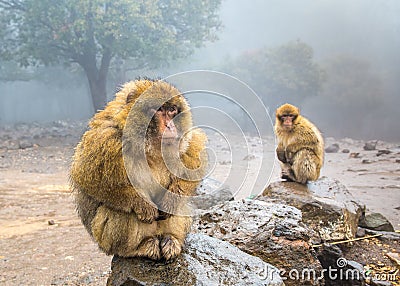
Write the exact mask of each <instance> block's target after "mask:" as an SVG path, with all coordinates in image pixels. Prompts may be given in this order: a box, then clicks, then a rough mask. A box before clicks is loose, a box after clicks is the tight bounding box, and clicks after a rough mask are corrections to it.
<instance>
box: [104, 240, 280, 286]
mask: <svg viewBox="0 0 400 286" xmlns="http://www.w3.org/2000/svg"><path fill="white" fill-rule="evenodd" d="M111 271H112V272H111V275H110V277H109V278H108V281H107V286H122V285H124V286H128V285H154V286H155V285H158V286H161V285H163V286H165V285H174V286H179V285H185V286H188V285H202V286H203V285H204V286H209V285H243V286H245V285H271V286H272V285H273V286H275V285H276V286H281V285H284V283H283V281H282V279H281V277H280V276H279V270H278V269H277V268H275V267H273V266H271V265H269V264H267V263H265V262H263V261H262V260H261V259H259V258H257V257H253V256H251V255H248V254H246V253H244V252H242V251H240V250H239V249H238V248H236V247H234V246H233V245H231V244H229V243H227V242H224V241H220V240H218V239H215V238H212V237H209V236H206V235H202V234H189V235H188V237H187V239H186V247H185V250H184V252H183V253H182V255H181V256H179V257H178V258H177V259H176V260H174V261H172V262H170V263H165V262H162V261H161V262H156V261H152V260H148V259H144V258H121V257H114V258H113V261H112V264H111ZM266 273H267V274H266Z"/></svg>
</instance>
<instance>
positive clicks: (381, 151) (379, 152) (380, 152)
mask: <svg viewBox="0 0 400 286" xmlns="http://www.w3.org/2000/svg"><path fill="white" fill-rule="evenodd" d="M391 153H392V151H390V150H378V153H376V156H382V155H388V154H391Z"/></svg>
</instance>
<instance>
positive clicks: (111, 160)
mask: <svg viewBox="0 0 400 286" xmlns="http://www.w3.org/2000/svg"><path fill="white" fill-rule="evenodd" d="M70 179H71V182H72V185H73V186H74V188H77V189H79V190H80V191H83V192H85V193H86V194H88V195H89V196H91V197H93V198H94V199H96V200H97V201H99V202H101V203H103V204H105V205H106V206H108V207H110V208H112V209H115V210H119V211H124V212H132V211H133V212H135V213H136V214H137V216H138V218H139V219H140V220H142V221H146V222H151V221H153V220H154V219H155V218H156V217H157V215H158V211H157V208H156V206H155V205H154V204H153V203H152V202H151V201H150V200H147V199H145V198H144V196H143V195H142V194H139V193H138V192H137V191H136V190H135V189H134V188H133V187H132V185H131V184H130V182H129V179H128V177H127V174H126V171H125V166H124V161H123V157H122V143H121V140H120V138H119V137H118V130H117V129H115V128H111V127H110V128H103V129H101V128H98V129H97V128H96V129H92V130H89V131H87V132H86V133H85V135H84V136H83V138H82V141H81V142H80V143H79V144H78V146H77V149H76V151H75V155H74V160H73V164H72V167H71V171H70Z"/></svg>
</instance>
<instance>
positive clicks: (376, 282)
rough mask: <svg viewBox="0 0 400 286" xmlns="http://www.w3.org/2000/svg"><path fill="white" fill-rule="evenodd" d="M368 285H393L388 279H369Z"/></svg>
mask: <svg viewBox="0 0 400 286" xmlns="http://www.w3.org/2000/svg"><path fill="white" fill-rule="evenodd" d="M369 285H370V286H393V284H392V282H390V281H381V280H377V279H371V281H370V282H369Z"/></svg>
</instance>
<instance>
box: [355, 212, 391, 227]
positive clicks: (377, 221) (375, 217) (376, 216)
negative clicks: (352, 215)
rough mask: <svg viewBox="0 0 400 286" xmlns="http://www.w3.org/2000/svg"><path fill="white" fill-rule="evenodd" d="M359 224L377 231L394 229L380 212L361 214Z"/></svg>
mask: <svg viewBox="0 0 400 286" xmlns="http://www.w3.org/2000/svg"><path fill="white" fill-rule="evenodd" d="M359 226H361V227H363V228H367V229H372V230H379V231H394V228H393V225H392V224H391V223H390V221H388V219H387V218H386V217H384V216H383V215H382V214H380V213H371V214H367V215H365V214H364V215H363V216H362V217H361V218H360V222H359Z"/></svg>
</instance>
